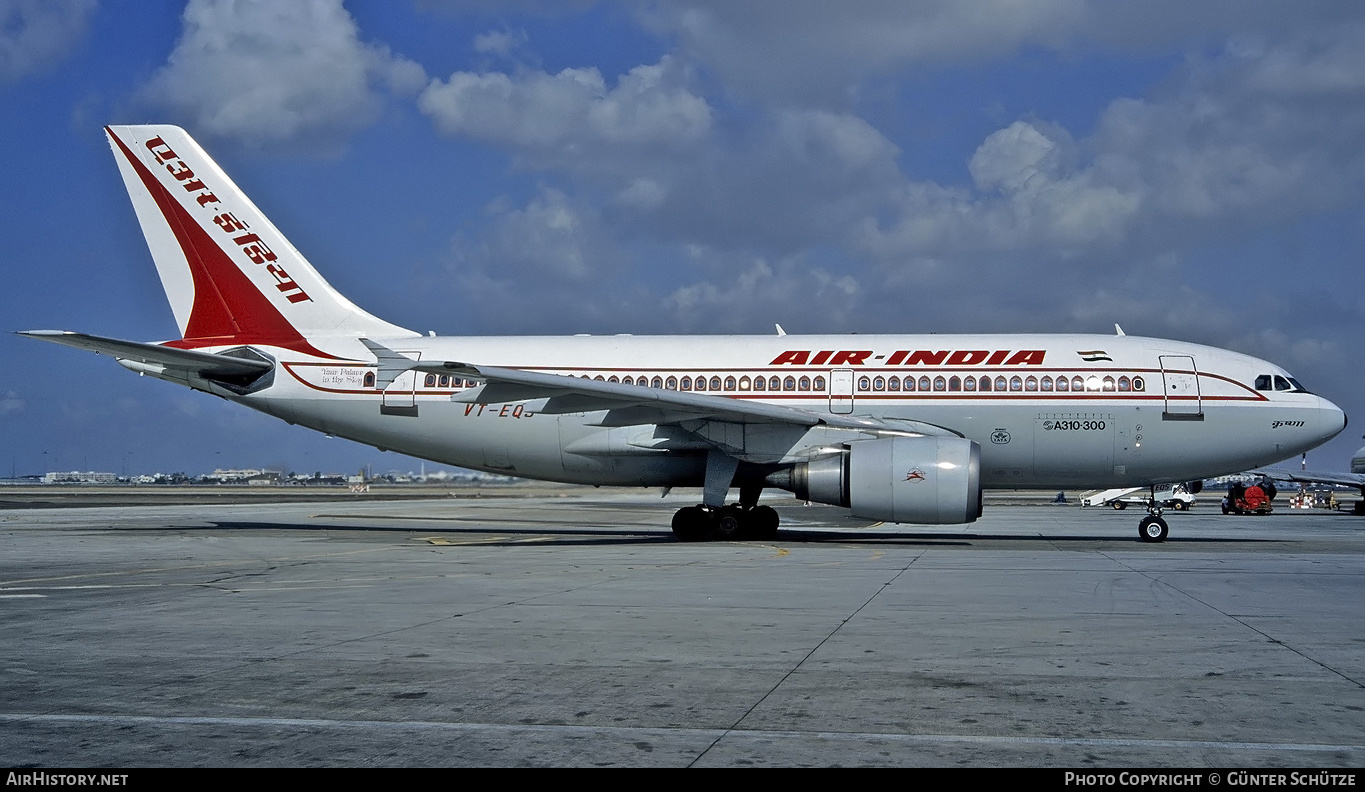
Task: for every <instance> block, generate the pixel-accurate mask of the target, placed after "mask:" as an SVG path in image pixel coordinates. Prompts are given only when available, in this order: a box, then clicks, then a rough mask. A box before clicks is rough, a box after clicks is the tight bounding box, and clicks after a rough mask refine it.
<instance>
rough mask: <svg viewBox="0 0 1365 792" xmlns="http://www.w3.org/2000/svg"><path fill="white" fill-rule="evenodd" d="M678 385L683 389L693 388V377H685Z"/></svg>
mask: <svg viewBox="0 0 1365 792" xmlns="http://www.w3.org/2000/svg"><path fill="white" fill-rule="evenodd" d="M678 387H679V388H681V389H682V390H692V378H691V377H683V378H682V382H680V383H678Z"/></svg>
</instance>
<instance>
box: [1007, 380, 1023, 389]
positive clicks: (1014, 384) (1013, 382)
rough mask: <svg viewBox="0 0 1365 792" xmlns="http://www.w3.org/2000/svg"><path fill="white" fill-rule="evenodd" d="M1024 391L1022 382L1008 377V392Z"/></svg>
mask: <svg viewBox="0 0 1365 792" xmlns="http://www.w3.org/2000/svg"><path fill="white" fill-rule="evenodd" d="M1023 389H1024V381H1023V380H1021V379H1019V378H1018V377H1010V390H1012V391H1021V390H1023Z"/></svg>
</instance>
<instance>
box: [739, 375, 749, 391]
mask: <svg viewBox="0 0 1365 792" xmlns="http://www.w3.org/2000/svg"><path fill="white" fill-rule="evenodd" d="M751 384H752V383H750V382H749V378H748V377H740V378H739V389H740V390H742V391H746V390H748V389H749V388H750V386H751Z"/></svg>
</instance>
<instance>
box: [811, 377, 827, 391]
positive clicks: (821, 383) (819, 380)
mask: <svg viewBox="0 0 1365 792" xmlns="http://www.w3.org/2000/svg"><path fill="white" fill-rule="evenodd" d="M811 387H813V388H815V389H816V390H818V391H820V392H822V393H823V392H824V390H825V378H824V377H816V378H815V382H814V383H812V385H811Z"/></svg>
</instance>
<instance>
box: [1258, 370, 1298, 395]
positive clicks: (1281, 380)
mask: <svg viewBox="0 0 1365 792" xmlns="http://www.w3.org/2000/svg"><path fill="white" fill-rule="evenodd" d="M1256 390H1258V391H1287V392H1289V393H1310V391H1309V390H1308V389H1307V388H1305V387H1303V386H1302V385H1300V384H1299V381H1298V380H1296V379H1294V378H1293V377H1283V376H1280V375H1279V374H1261V375H1260V376H1258V377H1256Z"/></svg>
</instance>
